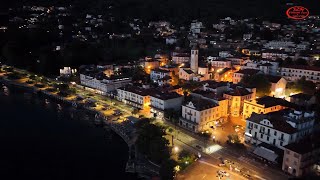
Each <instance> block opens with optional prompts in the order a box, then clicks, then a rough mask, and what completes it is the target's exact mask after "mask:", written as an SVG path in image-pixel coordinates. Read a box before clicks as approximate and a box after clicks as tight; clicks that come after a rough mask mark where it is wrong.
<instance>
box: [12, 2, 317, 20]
mask: <svg viewBox="0 0 320 180" xmlns="http://www.w3.org/2000/svg"><path fill="white" fill-rule="evenodd" d="M293 2H294V3H296V4H298V5H303V6H305V7H307V8H308V9H309V10H310V14H311V15H315V14H320V8H319V7H320V1H319V0H11V1H10V6H17V5H22V4H29V5H30V4H39V5H56V6H63V5H70V4H71V5H74V6H76V7H77V9H78V10H79V13H86V12H97V13H106V14H108V13H110V12H112V14H113V15H114V16H115V17H121V18H127V17H136V18H141V19H145V20H170V21H173V22H177V23H183V22H190V20H192V19H200V20H203V21H204V22H210V23H211V22H213V21H215V20H217V19H219V18H221V17H226V16H230V17H234V18H245V17H267V18H272V19H281V18H286V15H285V11H286V9H287V8H288V6H286V3H293ZM110 6H113V8H112V9H109V7H110Z"/></svg>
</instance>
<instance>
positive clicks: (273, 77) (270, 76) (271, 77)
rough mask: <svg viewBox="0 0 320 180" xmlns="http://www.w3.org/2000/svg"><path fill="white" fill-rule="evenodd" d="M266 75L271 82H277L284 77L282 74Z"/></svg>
mask: <svg viewBox="0 0 320 180" xmlns="http://www.w3.org/2000/svg"><path fill="white" fill-rule="evenodd" d="M265 77H266V78H267V79H268V80H269V82H271V83H277V82H279V81H280V79H281V78H282V77H281V76H272V75H265Z"/></svg>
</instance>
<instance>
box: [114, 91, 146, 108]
mask: <svg viewBox="0 0 320 180" xmlns="http://www.w3.org/2000/svg"><path fill="white" fill-rule="evenodd" d="M149 94H150V91H149V90H148V89H144V88H140V87H134V86H124V87H121V88H118V89H117V99H118V100H119V101H122V102H124V103H125V104H129V105H131V106H133V107H136V108H139V109H145V108H149V106H150V96H149Z"/></svg>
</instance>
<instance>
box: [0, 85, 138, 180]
mask: <svg viewBox="0 0 320 180" xmlns="http://www.w3.org/2000/svg"><path fill="white" fill-rule="evenodd" d="M14 91H15V92H13V90H12V89H11V90H8V89H7V88H4V87H3V86H1V85H0V179H3V180H7V179H19V180H20V179H21V180H22V179H42V180H108V179H118V180H122V179H136V178H134V177H133V175H132V174H127V173H125V164H126V162H127V159H128V147H127V145H126V144H125V142H124V141H123V140H122V139H121V138H120V137H119V136H117V135H116V134H115V133H114V132H112V131H110V130H105V129H104V128H102V127H96V126H95V125H94V122H93V119H92V118H91V116H89V115H87V114H86V113H85V112H83V111H79V110H75V109H74V108H72V107H68V106H63V105H60V104H56V103H54V102H52V101H48V100H46V99H42V98H39V97H37V95H33V94H30V93H24V92H18V91H17V90H14Z"/></svg>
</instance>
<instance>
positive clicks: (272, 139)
mask: <svg viewBox="0 0 320 180" xmlns="http://www.w3.org/2000/svg"><path fill="white" fill-rule="evenodd" d="M314 120H315V116H314V112H312V113H309V112H301V111H293V110H282V111H278V112H272V113H268V114H256V113H253V114H252V115H251V117H250V118H248V119H247V120H246V132H245V141H246V142H250V143H252V144H260V143H262V142H264V143H267V144H271V145H273V146H276V147H278V148H280V149H284V148H283V146H285V145H288V144H290V143H294V142H297V141H299V140H300V139H303V138H304V137H306V136H308V135H309V134H311V132H312V130H313V125H314Z"/></svg>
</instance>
